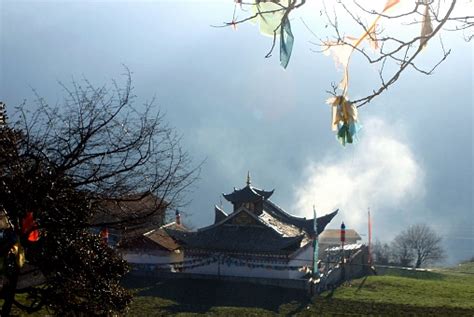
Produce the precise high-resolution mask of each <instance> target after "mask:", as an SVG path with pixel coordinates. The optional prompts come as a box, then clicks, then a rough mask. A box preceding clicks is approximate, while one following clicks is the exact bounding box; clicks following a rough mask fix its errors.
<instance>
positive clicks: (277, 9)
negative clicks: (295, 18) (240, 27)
mask: <svg viewBox="0 0 474 317" xmlns="http://www.w3.org/2000/svg"><path fill="white" fill-rule="evenodd" d="M289 4H290V0H280V1H260V0H256V1H255V2H254V4H253V5H252V13H253V14H254V15H257V16H256V17H255V18H254V19H252V20H251V22H253V23H258V24H259V27H260V33H261V34H262V35H265V36H270V37H276V36H278V35H279V36H280V64H281V66H282V67H283V68H286V67H287V66H288V63H289V62H290V58H291V52H292V51H293V42H294V36H293V33H292V32H291V24H290V20H289V19H288V16H287V15H285V13H286V10H287V8H288V6H289Z"/></svg>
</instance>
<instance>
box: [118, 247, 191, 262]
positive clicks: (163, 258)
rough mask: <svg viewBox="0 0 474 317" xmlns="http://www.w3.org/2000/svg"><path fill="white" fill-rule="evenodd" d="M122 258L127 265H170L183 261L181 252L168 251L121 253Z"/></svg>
mask: <svg viewBox="0 0 474 317" xmlns="http://www.w3.org/2000/svg"><path fill="white" fill-rule="evenodd" d="M121 254H122V257H123V259H124V260H125V261H127V262H128V263H136V264H157V263H170V262H181V261H183V258H184V254H183V252H174V251H171V252H168V251H155V252H146V253H145V252H137V251H132V250H130V251H123V252H121Z"/></svg>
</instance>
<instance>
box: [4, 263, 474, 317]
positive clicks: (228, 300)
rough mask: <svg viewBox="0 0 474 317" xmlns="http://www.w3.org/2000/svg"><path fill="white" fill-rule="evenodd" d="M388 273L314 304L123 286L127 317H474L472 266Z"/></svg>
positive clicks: (191, 283)
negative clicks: (127, 291)
mask: <svg viewBox="0 0 474 317" xmlns="http://www.w3.org/2000/svg"><path fill="white" fill-rule="evenodd" d="M385 273H386V274H385V275H377V276H369V277H367V278H362V279H357V280H353V281H351V282H350V283H346V284H344V285H343V286H341V287H339V288H338V289H336V290H335V291H334V292H325V293H323V294H321V295H320V296H318V297H314V298H313V299H311V300H310V299H309V298H308V297H307V296H306V294H305V293H304V292H298V291H295V290H286V289H281V288H278V287H271V286H259V285H252V284H245V283H226V282H220V281H203V280H156V279H155V280H153V279H150V278H147V279H137V278H128V279H127V280H126V281H125V282H124V284H125V285H126V286H127V287H129V288H131V289H133V292H134V294H135V297H134V301H133V303H132V305H131V307H130V310H129V312H128V313H127V316H169V315H173V316H202V315H208V316H276V315H280V316H290V315H297V316H366V315H371V316H452V317H455V316H456V317H457V316H474V263H472V262H471V263H465V264H462V265H460V266H456V267H454V268H443V269H436V270H434V271H431V272H417V271H402V270H396V269H391V270H388V271H387V272H385ZM0 304H1V301H0ZM45 314H46V312H45V311H43V312H41V313H38V314H34V315H33V316H44V315H45Z"/></svg>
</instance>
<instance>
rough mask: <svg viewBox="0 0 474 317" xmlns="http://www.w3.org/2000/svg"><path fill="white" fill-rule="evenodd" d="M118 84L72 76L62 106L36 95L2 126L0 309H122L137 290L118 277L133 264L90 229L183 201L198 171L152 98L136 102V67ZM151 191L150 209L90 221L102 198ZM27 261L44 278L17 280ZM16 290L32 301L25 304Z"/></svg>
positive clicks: (125, 222) (76, 311)
mask: <svg viewBox="0 0 474 317" xmlns="http://www.w3.org/2000/svg"><path fill="white" fill-rule="evenodd" d="M113 87H114V88H113V89H108V88H107V87H105V86H104V87H99V88H97V87H94V86H93V85H92V84H90V83H89V82H88V81H84V85H80V84H78V83H77V82H73V83H72V86H71V87H70V88H69V87H67V86H63V88H64V90H65V92H66V96H67V97H66V98H65V100H64V102H63V103H62V104H61V105H60V106H55V107H51V106H50V105H48V104H47V103H46V102H45V101H44V100H43V99H41V98H38V100H37V102H36V103H35V104H33V105H27V104H26V103H24V104H22V105H20V106H19V107H18V108H17V111H18V112H17V113H16V114H14V115H13V116H12V117H14V118H16V119H17V121H16V122H15V123H13V124H11V125H10V124H6V125H2V126H0V143H1V144H0V212H2V213H3V214H5V215H6V219H7V221H8V224H9V228H7V229H5V230H3V232H2V235H1V236H0V240H1V245H0V246H1V247H0V252H1V254H0V261H1V263H0V264H2V265H0V281H3V283H1V282H0V298H1V299H3V300H4V304H3V307H2V313H1V316H8V315H9V314H10V311H11V308H12V305H16V306H18V307H19V308H20V309H23V310H24V311H26V312H34V311H36V310H39V309H41V308H42V307H47V308H48V310H52V311H53V312H54V313H55V314H57V315H60V316H63V315H74V316H76V315H87V316H89V315H111V314H115V313H121V312H123V311H124V310H125V309H126V307H127V304H128V303H129V302H130V294H129V293H128V292H127V291H126V290H125V289H124V288H122V287H121V286H120V283H119V282H120V278H121V277H122V276H123V275H124V274H125V273H126V272H127V269H128V268H127V265H126V263H125V262H124V261H123V260H122V259H121V258H120V256H119V255H117V254H116V252H115V251H114V250H113V249H111V248H109V247H108V246H107V245H106V244H104V243H103V242H102V241H101V240H100V239H99V237H98V236H97V235H96V234H93V233H92V232H91V227H95V226H106V225H111V224H113V225H115V226H121V225H122V226H125V225H128V224H129V223H134V224H136V223H142V222H145V221H147V219H148V218H149V217H151V216H153V214H155V213H156V212H161V211H162V210H163V209H164V208H168V209H173V208H177V207H179V206H182V204H183V203H184V201H183V199H182V198H183V193H184V192H185V191H186V189H187V188H188V187H189V186H190V185H191V184H192V182H193V181H194V180H195V179H196V177H197V173H198V167H192V166H191V162H190V159H189V156H188V155H187V153H186V152H184V151H183V150H182V149H181V147H180V145H179V137H178V136H177V135H176V133H175V132H174V131H173V129H172V128H170V127H169V126H168V125H167V124H166V122H165V120H164V117H163V116H162V115H161V114H160V113H159V112H158V111H153V103H152V102H151V103H148V104H145V105H143V106H141V107H135V106H134V104H133V101H134V96H133V95H132V93H131V91H132V88H131V80H130V74H129V73H128V72H127V74H126V83H125V85H124V87H122V88H119V87H118V86H117V85H116V84H115V83H114V86H113ZM139 109H142V110H141V111H140V110H139ZM146 195H153V196H154V197H156V198H157V199H156V201H157V205H156V208H154V209H153V210H151V211H150V212H149V213H147V214H143V215H140V217H137V215H135V214H133V215H128V214H124V215H123V217H121V218H120V221H117V222H115V223H100V224H98V223H94V222H93V221H92V219H94V216H95V215H96V214H97V213H98V212H104V210H100V206H101V205H103V204H101V203H100V202H104V201H109V200H112V201H114V202H119V201H121V200H127V201H129V200H139V199H141V198H143V197H144V196H146ZM25 262H26V263H25ZM25 268H28V270H29V271H31V270H36V271H38V272H40V273H41V276H42V277H43V281H42V283H41V285H39V286H38V285H33V284H30V285H27V286H25V285H23V286H22V287H20V286H19V281H21V278H22V274H24V271H25ZM17 292H23V293H27V298H28V299H29V301H28V302H27V303H24V302H23V303H20V302H18V301H17V300H16V298H15V294H16V293H17Z"/></svg>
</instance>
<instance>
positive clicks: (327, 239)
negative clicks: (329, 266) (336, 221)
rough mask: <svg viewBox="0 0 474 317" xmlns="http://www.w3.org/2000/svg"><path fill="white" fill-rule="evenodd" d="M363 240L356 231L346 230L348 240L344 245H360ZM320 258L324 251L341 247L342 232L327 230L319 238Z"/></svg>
mask: <svg viewBox="0 0 474 317" xmlns="http://www.w3.org/2000/svg"><path fill="white" fill-rule="evenodd" d="M361 239H362V238H361V237H360V235H359V234H358V233H357V231H355V230H354V229H346V239H345V242H344V244H346V245H350V244H358V243H359V241H360V240H361ZM318 242H319V257H320V258H322V257H323V256H324V255H323V254H324V251H325V250H326V249H328V248H333V247H339V246H341V230H339V229H326V230H324V232H322V233H321V234H320V235H319V237H318Z"/></svg>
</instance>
